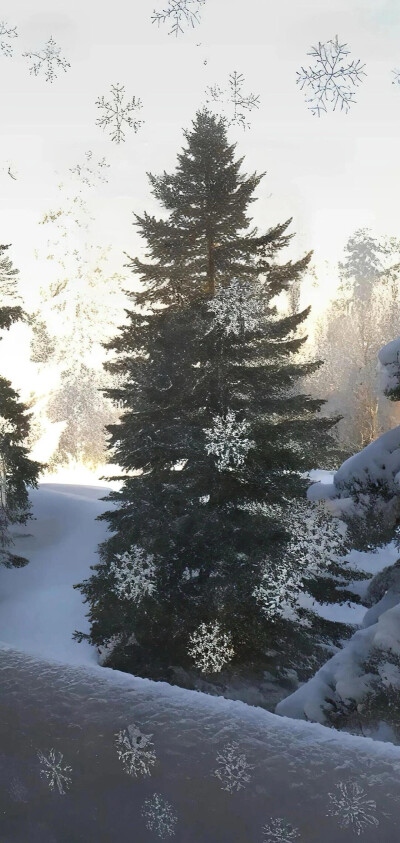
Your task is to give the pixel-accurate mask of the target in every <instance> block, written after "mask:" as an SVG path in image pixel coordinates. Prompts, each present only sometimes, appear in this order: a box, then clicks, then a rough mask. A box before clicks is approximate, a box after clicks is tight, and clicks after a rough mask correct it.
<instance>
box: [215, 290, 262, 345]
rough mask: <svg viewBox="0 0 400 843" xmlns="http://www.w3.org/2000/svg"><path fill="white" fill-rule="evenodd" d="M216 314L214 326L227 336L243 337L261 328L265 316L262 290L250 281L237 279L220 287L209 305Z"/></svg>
mask: <svg viewBox="0 0 400 843" xmlns="http://www.w3.org/2000/svg"><path fill="white" fill-rule="evenodd" d="M208 310H209V311H210V312H211V313H213V314H214V324H216V325H218V326H219V327H220V328H222V329H223V331H224V333H225V334H226V335H229V334H233V335H234V336H237V337H238V336H241V335H243V334H245V332H246V331H254V330H256V329H257V328H258V327H259V326H260V322H261V319H262V316H263V302H262V298H261V290H260V289H259V288H258V287H256V286H255V285H254V284H250V283H249V282H248V281H241V280H238V279H237V278H235V279H234V280H233V281H231V282H230V283H229V284H227V286H225V287H224V286H222V285H221V286H220V287H219V288H218V290H217V292H216V294H215V296H213V298H212V299H211V300H210V301H209V303H208Z"/></svg>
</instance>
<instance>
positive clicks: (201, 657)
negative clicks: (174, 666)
mask: <svg viewBox="0 0 400 843" xmlns="http://www.w3.org/2000/svg"><path fill="white" fill-rule="evenodd" d="M189 643H190V645H191V646H190V647H189V649H188V654H189V656H191V657H192V659H193V661H194V663H195V665H196V667H197V668H198V669H199V670H201V671H202V673H219V672H220V671H221V670H222V668H223V667H224V665H225V664H228V662H230V661H231V659H232V658H233V656H234V650H233V647H232V638H231V635H230V633H228V632H222V630H221V627H220V625H219V623H214V624H213V623H209V624H206V623H201V624H200V626H199V627H198V628H197V629H196V630H195V631H194V632H193V633H192V635H191V636H190V638H189Z"/></svg>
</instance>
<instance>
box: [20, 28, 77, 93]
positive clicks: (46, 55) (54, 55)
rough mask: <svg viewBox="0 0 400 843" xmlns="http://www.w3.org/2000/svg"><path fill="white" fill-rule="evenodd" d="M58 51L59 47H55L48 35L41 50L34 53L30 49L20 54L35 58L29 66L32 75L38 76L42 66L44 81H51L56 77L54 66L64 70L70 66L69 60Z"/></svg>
mask: <svg viewBox="0 0 400 843" xmlns="http://www.w3.org/2000/svg"><path fill="white" fill-rule="evenodd" d="M60 52H61V47H57V44H56V42H55V41H54V39H53V37H52V36H50V38H49V40H48V41H47V42H46V44H45V46H44V48H43V50H40V51H38V52H36V53H34V52H32V51H31V52H29V53H22V55H23V56H24V57H25V58H29V59H36V61H34V63H33V65H32V67H30V68H29V71H30V73H33V74H34V76H38V75H39V73H40V71H41V69H42V68H44V72H45V77H46V81H47V82H53V81H54V79H57V75H56V73H55V70H54V66H55V67H57V68H62V69H63V70H64V71H66V70H67V68H68V67H71V65H70V64H69V62H67V61H66V60H65V59H64V58H62V57H61V56H60Z"/></svg>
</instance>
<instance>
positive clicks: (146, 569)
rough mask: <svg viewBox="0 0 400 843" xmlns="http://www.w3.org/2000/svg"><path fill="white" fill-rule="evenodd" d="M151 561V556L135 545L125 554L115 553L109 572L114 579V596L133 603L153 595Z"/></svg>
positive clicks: (153, 581)
mask: <svg viewBox="0 0 400 843" xmlns="http://www.w3.org/2000/svg"><path fill="white" fill-rule="evenodd" d="M153 560H154V556H153V554H151V553H146V551H145V550H144V548H143V547H139V545H137V544H135V545H132V547H131V548H130V550H129V551H125V553H122V554H121V553H117V554H116V555H115V559H113V560H112V562H111V564H110V571H111V573H112V574H114V577H115V586H114V591H115V594H116V595H117V596H118V597H120V598H121V599H122V600H132V601H133V602H134V603H139V602H140V601H141V600H142V599H143V597H145V596H146V595H148V594H150V595H151V594H153V592H154V591H155V588H156V583H155V572H156V568H155V565H154V564H153Z"/></svg>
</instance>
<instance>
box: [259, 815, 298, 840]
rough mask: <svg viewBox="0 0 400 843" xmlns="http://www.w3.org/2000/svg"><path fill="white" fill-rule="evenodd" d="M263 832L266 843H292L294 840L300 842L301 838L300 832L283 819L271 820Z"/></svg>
mask: <svg viewBox="0 0 400 843" xmlns="http://www.w3.org/2000/svg"><path fill="white" fill-rule="evenodd" d="M262 831H263V840H264V843H292V840H298V839H299V837H300V834H299V832H298V830H297V829H296V828H293V826H292V825H290V823H287V822H286V820H284V819H282V817H277V818H276V819H273V820H270V822H269V823H267V824H266V825H264V826H263V830H262Z"/></svg>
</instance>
